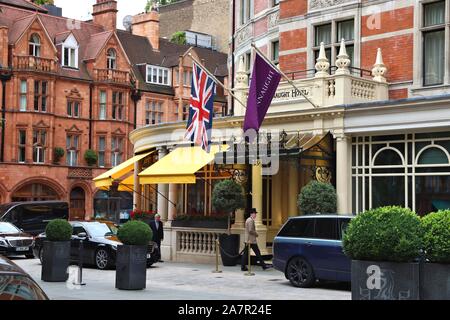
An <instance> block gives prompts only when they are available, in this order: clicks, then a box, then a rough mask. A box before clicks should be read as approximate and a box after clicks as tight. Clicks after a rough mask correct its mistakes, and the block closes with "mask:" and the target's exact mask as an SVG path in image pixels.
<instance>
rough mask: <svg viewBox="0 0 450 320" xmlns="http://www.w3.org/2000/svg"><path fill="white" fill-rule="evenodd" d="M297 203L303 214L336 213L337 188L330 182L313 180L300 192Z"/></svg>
mask: <svg viewBox="0 0 450 320" xmlns="http://www.w3.org/2000/svg"><path fill="white" fill-rule="evenodd" d="M297 205H298V208H299V209H300V211H301V212H302V213H303V214H316V213H336V211H337V195H336V190H335V189H334V187H333V186H332V185H331V184H329V183H324V182H319V181H311V182H310V183H308V184H307V185H306V186H305V187H303V189H302V191H301V192H300V194H299V196H298V201H297Z"/></svg>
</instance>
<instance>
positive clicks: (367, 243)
mask: <svg viewBox="0 0 450 320" xmlns="http://www.w3.org/2000/svg"><path fill="white" fill-rule="evenodd" d="M422 244H423V229H422V225H421V221H420V218H419V216H417V215H416V214H415V213H414V212H413V211H411V210H410V209H408V208H401V207H383V208H377V209H373V210H369V211H366V212H364V213H362V214H360V215H358V216H357V217H356V218H354V219H352V221H351V222H350V224H349V226H348V227H347V230H346V231H345V234H344V237H343V247H344V253H345V254H346V255H347V256H349V257H350V258H351V259H353V260H369V261H393V262H411V261H413V260H414V259H416V258H418V257H419V255H420V251H421V249H422Z"/></svg>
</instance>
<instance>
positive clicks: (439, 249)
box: [420, 210, 450, 300]
mask: <svg viewBox="0 0 450 320" xmlns="http://www.w3.org/2000/svg"><path fill="white" fill-rule="evenodd" d="M422 226H423V229H424V253H425V259H426V260H425V263H422V264H421V268H420V297H421V299H424V300H450V211H449V210H446V211H439V212H435V213H431V214H429V215H427V216H425V217H423V218H422Z"/></svg>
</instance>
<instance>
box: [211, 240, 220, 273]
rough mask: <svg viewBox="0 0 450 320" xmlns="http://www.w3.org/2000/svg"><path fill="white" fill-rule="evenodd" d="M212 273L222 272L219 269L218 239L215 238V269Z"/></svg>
mask: <svg viewBox="0 0 450 320" xmlns="http://www.w3.org/2000/svg"><path fill="white" fill-rule="evenodd" d="M212 273H222V271H220V270H219V239H216V270H214V271H213V272H212Z"/></svg>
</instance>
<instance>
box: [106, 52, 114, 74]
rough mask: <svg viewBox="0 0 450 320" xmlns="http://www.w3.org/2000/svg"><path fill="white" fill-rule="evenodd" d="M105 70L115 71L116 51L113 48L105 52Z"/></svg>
mask: <svg viewBox="0 0 450 320" xmlns="http://www.w3.org/2000/svg"><path fill="white" fill-rule="evenodd" d="M106 68H107V69H108V70H117V51H116V49H114V48H109V49H108V50H107V51H106Z"/></svg>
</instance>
